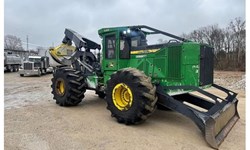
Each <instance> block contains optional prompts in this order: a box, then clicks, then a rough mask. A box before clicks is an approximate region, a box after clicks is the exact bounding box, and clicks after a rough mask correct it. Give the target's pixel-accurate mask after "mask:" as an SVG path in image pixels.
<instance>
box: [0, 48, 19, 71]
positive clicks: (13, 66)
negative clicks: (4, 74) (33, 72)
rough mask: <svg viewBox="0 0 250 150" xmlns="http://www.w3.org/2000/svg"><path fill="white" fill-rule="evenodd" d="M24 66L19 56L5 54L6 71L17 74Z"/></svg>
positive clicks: (9, 53)
mask: <svg viewBox="0 0 250 150" xmlns="http://www.w3.org/2000/svg"><path fill="white" fill-rule="evenodd" d="M21 64H22V59H21V57H20V56H19V55H17V54H12V53H11V52H4V71H8V72H16V71H18V70H19V68H20V66H21Z"/></svg>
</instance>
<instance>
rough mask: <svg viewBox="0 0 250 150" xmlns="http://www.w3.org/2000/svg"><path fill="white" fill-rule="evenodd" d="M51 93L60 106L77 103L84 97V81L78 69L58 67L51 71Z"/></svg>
mask: <svg viewBox="0 0 250 150" xmlns="http://www.w3.org/2000/svg"><path fill="white" fill-rule="evenodd" d="M51 81H52V85H51V88H52V94H53V95H54V97H53V98H54V99H55V100H56V103H57V104H58V105H60V106H75V105H78V104H79V103H80V102H81V101H82V99H83V98H84V93H85V91H86V89H85V83H84V78H83V76H82V75H81V72H80V71H75V70H73V69H71V68H59V69H57V70H56V71H55V72H54V73H53V78H52V79H51Z"/></svg>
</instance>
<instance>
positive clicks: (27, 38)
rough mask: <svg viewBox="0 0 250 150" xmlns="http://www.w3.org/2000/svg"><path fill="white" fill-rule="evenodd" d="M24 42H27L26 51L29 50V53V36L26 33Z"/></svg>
mask: <svg viewBox="0 0 250 150" xmlns="http://www.w3.org/2000/svg"><path fill="white" fill-rule="evenodd" d="M26 42H27V51H29V55H30V50H29V36H28V35H27V37H26Z"/></svg>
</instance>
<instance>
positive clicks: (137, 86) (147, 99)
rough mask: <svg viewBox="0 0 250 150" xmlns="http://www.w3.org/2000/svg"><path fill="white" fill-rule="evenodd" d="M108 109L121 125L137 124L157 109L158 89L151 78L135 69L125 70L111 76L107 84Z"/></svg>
mask: <svg viewBox="0 0 250 150" xmlns="http://www.w3.org/2000/svg"><path fill="white" fill-rule="evenodd" d="M106 101H107V105H108V106H107V109H109V110H110V111H111V116H112V117H115V118H116V119H117V121H118V122H119V123H125V124H137V123H140V122H142V121H144V120H146V119H147V118H148V116H150V115H151V114H152V113H153V112H154V110H155V108H156V101H157V96H156V87H155V86H154V85H152V83H151V78H150V77H147V76H146V75H145V74H144V73H143V72H141V71H139V70H137V69H135V68H125V69H122V70H119V71H117V72H116V73H114V74H112V75H111V78H110V80H109V81H108V82H107V92H106Z"/></svg>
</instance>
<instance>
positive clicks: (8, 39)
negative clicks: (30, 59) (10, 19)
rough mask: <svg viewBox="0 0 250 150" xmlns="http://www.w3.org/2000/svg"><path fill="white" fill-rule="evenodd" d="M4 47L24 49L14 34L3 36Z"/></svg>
mask: <svg viewBox="0 0 250 150" xmlns="http://www.w3.org/2000/svg"><path fill="white" fill-rule="evenodd" d="M4 48H5V49H12V50H24V49H23V47H22V41H21V39H20V38H18V37H16V36H14V35H5V36H4Z"/></svg>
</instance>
